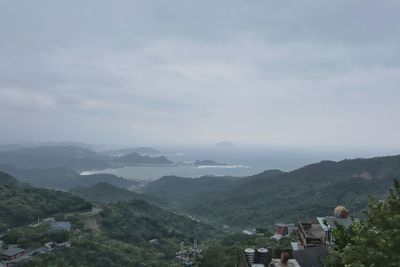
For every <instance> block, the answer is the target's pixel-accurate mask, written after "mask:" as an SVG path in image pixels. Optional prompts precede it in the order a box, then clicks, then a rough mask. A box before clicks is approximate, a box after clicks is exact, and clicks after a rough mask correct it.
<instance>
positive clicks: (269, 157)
mask: <svg viewBox="0 0 400 267" xmlns="http://www.w3.org/2000/svg"><path fill="white" fill-rule="evenodd" d="M156 148H157V149H159V150H161V151H163V155H164V156H166V157H167V158H168V159H170V160H171V161H174V162H177V163H179V162H180V163H183V164H176V166H154V167H150V166H135V167H124V168H118V169H108V170H103V171H88V172H84V173H83V174H90V173H111V174H115V175H117V176H121V177H124V178H127V179H140V180H156V179H159V178H161V177H163V176H168V175H176V176H181V177H189V178H196V177H201V176H205V175H212V176H237V177H242V176H250V175H254V174H258V173H260V172H263V171H265V170H270V169H279V170H283V171H291V170H294V169H297V168H300V167H302V166H305V165H307V164H311V163H316V162H320V161H321V160H335V161H338V160H343V159H350V158H360V157H361V158H366V157H373V156H383V155H389V154H396V153H395V151H383V150H362V149H351V148H348V149H346V148H344V149H343V148H341V149H337V148H329V149H327V148H324V149H322V148H318V149H311V148H304V147H297V148H293V147H291V148H283V147H260V146H247V147H237V146H235V147H231V148H216V147H167V146H166V147H156ZM196 160H214V161H216V162H219V163H224V164H228V165H226V166H197V167H196V166H190V165H189V163H193V162H195V161H196Z"/></svg>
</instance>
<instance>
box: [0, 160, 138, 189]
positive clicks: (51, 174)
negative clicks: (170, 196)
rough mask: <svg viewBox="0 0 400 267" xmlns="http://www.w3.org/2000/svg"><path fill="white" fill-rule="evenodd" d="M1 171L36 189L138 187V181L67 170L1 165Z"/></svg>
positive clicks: (110, 175)
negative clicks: (103, 186) (102, 184)
mask: <svg viewBox="0 0 400 267" xmlns="http://www.w3.org/2000/svg"><path fill="white" fill-rule="evenodd" d="M0 171H2V172H5V173H8V174H11V175H12V176H14V177H18V180H19V181H20V182H23V183H29V184H30V185H32V186H35V187H42V188H52V189H58V190H69V189H71V188H73V187H77V186H83V187H87V186H93V185H95V184H98V183H109V184H111V185H113V186H116V187H120V188H129V187H131V186H136V185H137V184H138V182H137V181H133V180H127V179H124V178H121V177H118V176H115V175H112V174H92V175H80V174H79V173H78V172H76V171H72V170H69V169H65V168H51V169H19V168H16V167H14V166H11V165H2V164H0Z"/></svg>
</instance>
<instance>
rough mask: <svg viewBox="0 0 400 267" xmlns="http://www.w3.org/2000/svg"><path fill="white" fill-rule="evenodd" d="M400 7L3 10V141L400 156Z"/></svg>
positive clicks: (171, 5)
mask: <svg viewBox="0 0 400 267" xmlns="http://www.w3.org/2000/svg"><path fill="white" fill-rule="evenodd" d="M399 8H400V3H399V2H397V1H379V2H378V1H334V2H333V1H178V0H176V1H40V2H38V1H23V2H22V1H12V2H11V1H2V2H0V36H1V42H0V58H1V59H2V60H1V61H0V124H1V125H2V131H1V132H0V140H2V141H3V142H18V141H45V140H79V141H86V142H101V143H121V142H124V143H129V142H136V143H139V142H152V143H154V142H157V143H166V142H193V143H202V142H215V141H219V140H227V139H228V140H234V141H237V142H242V143H266V144H287V145H356V146H384V147H387V146H396V147H399V146H400V141H399V140H398V138H397V136H398V133H399V130H400V126H399V124H398V123H397V122H398V121H399V119H400V112H399V111H400V108H399V105H398V103H399V102H400V91H399V90H398V86H399V84H400V49H399V47H400V46H399V44H400V42H399V41H400V40H399V38H400V29H399V27H398V25H399V24H400V18H399V16H397V14H396V11H397V10H399ZM183 137H184V138H183Z"/></svg>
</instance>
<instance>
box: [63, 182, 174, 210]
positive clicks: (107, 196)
mask: <svg viewBox="0 0 400 267" xmlns="http://www.w3.org/2000/svg"><path fill="white" fill-rule="evenodd" d="M69 192H70V193H71V194H73V195H75V196H78V197H81V198H83V199H86V200H88V201H91V202H96V203H112V202H118V201H128V200H139V199H141V200H146V201H149V202H152V203H156V204H158V205H165V204H166V203H164V202H163V201H161V200H159V199H157V198H155V197H151V196H149V195H144V194H140V193H136V192H132V191H129V190H127V189H124V188H118V187H115V186H113V185H111V184H108V183H98V184H95V185H93V186H90V187H83V186H78V187H74V188H72V189H70V190H69Z"/></svg>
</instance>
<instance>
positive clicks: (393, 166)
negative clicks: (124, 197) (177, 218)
mask: <svg viewBox="0 0 400 267" xmlns="http://www.w3.org/2000/svg"><path fill="white" fill-rule="evenodd" d="M397 177H400V156H391V157H380V158H372V159H355V160H343V161H340V162H332V161H322V162H320V163H316V164H312V165H308V166H305V167H303V168H300V169H297V170H294V171H292V172H281V171H266V172H263V173H261V174H258V175H254V176H251V177H245V178H241V179H237V178H236V179H234V178H218V177H212V178H210V177H202V178H198V179H189V178H177V177H164V178H162V179H160V180H158V181H155V182H152V183H150V184H148V185H147V186H146V187H145V188H144V192H145V193H147V194H150V195H153V196H156V197H163V198H166V199H168V200H170V201H174V202H176V203H178V207H181V208H182V209H183V210H184V211H185V212H188V213H189V214H192V215H195V216H199V217H201V218H203V219H206V220H208V221H210V222H214V223H218V224H228V225H231V226H249V225H252V226H265V225H270V224H272V223H274V222H276V221H283V222H296V221H297V220H299V219H306V218H309V217H315V216H318V215H328V213H329V211H330V210H332V209H333V208H334V207H335V206H336V205H338V204H342V205H345V206H348V207H349V208H350V209H351V210H352V211H353V212H354V211H355V210H356V211H359V212H358V214H359V215H360V214H361V213H360V211H361V210H363V209H365V208H366V206H367V203H368V198H369V196H370V195H374V196H377V197H379V198H383V197H385V196H386V194H387V192H388V188H389V187H390V185H391V184H392V182H393V179H394V178H397Z"/></svg>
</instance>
